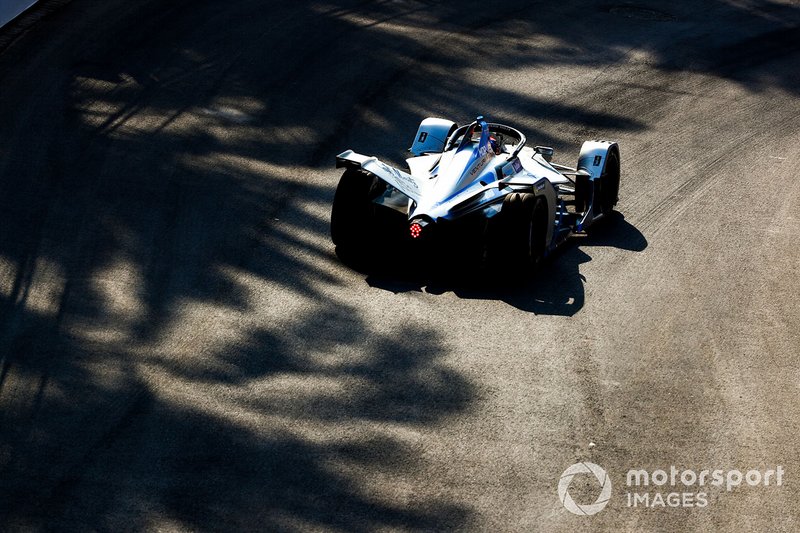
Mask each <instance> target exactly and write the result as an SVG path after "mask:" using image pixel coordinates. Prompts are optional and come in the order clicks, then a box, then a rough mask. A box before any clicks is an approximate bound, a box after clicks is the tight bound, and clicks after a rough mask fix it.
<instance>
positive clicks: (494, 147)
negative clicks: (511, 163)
mask: <svg viewBox="0 0 800 533" xmlns="http://www.w3.org/2000/svg"><path fill="white" fill-rule="evenodd" d="M489 146H491V147H492V151H493V152H494V153H495V155H500V151H501V150H500V143H498V142H497V139H495V138H494V135H490V136H489Z"/></svg>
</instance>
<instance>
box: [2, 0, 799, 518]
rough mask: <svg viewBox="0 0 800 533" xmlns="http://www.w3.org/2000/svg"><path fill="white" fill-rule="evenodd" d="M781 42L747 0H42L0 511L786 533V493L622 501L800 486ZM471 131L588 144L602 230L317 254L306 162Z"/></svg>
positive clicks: (8, 172) (783, 23)
mask: <svg viewBox="0 0 800 533" xmlns="http://www.w3.org/2000/svg"><path fill="white" fill-rule="evenodd" d="M798 28H800V10H799V9H798V7H797V6H796V5H795V4H793V3H792V2H778V1H769V2H767V1H764V2H758V1H754V2H745V3H730V2H726V1H708V2H703V3H696V2H676V3H670V4H668V5H667V4H664V5H663V6H662V5H658V6H656V5H654V4H651V3H630V2H626V3H621V4H619V5H603V6H597V5H595V4H594V3H592V2H573V3H564V4H563V5H562V4H559V5H547V4H541V3H538V2H527V1H509V2H503V3H502V6H498V5H495V4H493V3H489V4H487V3H486V2H469V1H468V2H459V3H458V5H457V6H455V5H449V4H448V3H437V2H429V1H424V0H407V1H402V2H387V1H346V0H337V1H332V2H295V3H287V2H272V1H267V0H264V1H256V0H236V1H229V2H213V1H210V0H200V1H197V0H195V1H191V2H190V1H188V0H176V1H173V2H169V3H168V5H166V6H165V3H163V2H156V1H155V0H140V1H137V2H130V1H128V2H122V1H121V0H110V1H107V2H103V3H102V4H101V5H98V3H97V2H91V1H89V0H74V1H72V2H70V3H68V4H65V5H63V6H62V7H59V8H58V9H57V10H56V11H54V12H53V13H51V14H49V15H48V16H47V17H45V18H43V19H42V20H41V21H40V22H39V23H37V24H36V25H35V26H33V27H32V28H31V29H30V30H28V31H27V33H26V34H25V35H23V36H22V37H20V38H19V39H17V40H16V41H15V42H14V43H13V44H12V45H11V46H9V47H8V48H7V49H5V50H4V51H3V52H2V53H0V88H2V94H0V139H2V142H0V358H1V359H0V524H2V525H3V527H2V529H10V530H22V529H26V530H30V529H33V530H40V529H54V530H86V529H101V530H117V529H125V530H151V529H159V528H160V529H168V530H172V529H175V530H232V529H247V530H255V529H266V530H309V529H319V530H337V529H338V530H347V531H351V530H365V531H366V530H375V529H401V530H431V529H475V530H520V531H522V530H542V531H575V530H586V531H590V530H591V531H596V530H608V531H619V530H630V531H638V530H676V531H679V530H720V531H727V530H731V529H733V528H734V527H735V528H737V529H745V530H751V531H762V530H775V531H778V530H791V529H794V524H796V522H797V520H798V506H797V501H798V496H800V493H798V489H797V486H796V485H794V484H791V483H787V484H785V485H784V486H782V487H742V488H741V489H740V490H735V491H732V492H730V493H728V492H726V491H724V490H723V491H716V490H711V491H709V500H710V502H711V503H710V505H708V506H707V507H706V508H703V509H680V508H679V509H672V508H665V509H657V510H656V509H652V510H642V509H631V508H629V507H627V506H626V500H625V495H624V494H625V472H626V471H627V470H628V469H631V468H639V467H641V468H648V469H650V470H652V469H656V468H664V467H667V468H668V467H669V465H677V466H680V467H685V468H695V469H698V470H699V469H701V468H709V467H710V468H745V467H753V468H762V469H764V468H769V467H774V466H775V465H778V464H780V465H782V466H783V468H784V469H785V470H786V471H787V472H788V473H789V474H788V475H792V476H793V474H794V473H795V472H800V461H798V458H797V454H796V453H795V450H794V449H795V446H794V440H795V439H794V437H795V435H796V434H797V433H798V429H800V428H798V422H797V416H796V414H797V412H798V407H800V405H799V404H798V399H797V395H796V388H797V376H798V375H799V374H800V364H798V362H797V357H796V356H797V355H798V353H797V347H798V346H800V336H799V335H798V331H799V330H800V320H798V318H799V314H800V313H799V312H798V308H797V306H796V305H795V303H794V299H795V297H796V295H797V294H798V292H800V291H798V282H797V277H796V274H795V272H796V269H797V268H798V267H799V266H800V261H799V260H798V257H800V256H799V255H798V252H797V248H798V244H800V243H798V235H799V234H800V232H798V230H799V229H800V227H799V226H800V224H798V218H797V212H798V207H800V205H799V203H800V187H798V186H797V185H796V183H795V176H794V175H795V169H796V168H798V166H799V165H800V150H798V148H797V147H798V145H799V144H798V143H800V128H798V126H797V124H798V120H799V119H800V100H798V85H797V83H796V72H798V71H800V49H799V48H798V42H800V40H798V39H797V37H798V31H800V30H799V29H798ZM476 114H484V115H486V116H487V117H491V118H492V120H497V121H500V122H508V123H511V124H514V125H515V126H516V127H518V128H519V129H521V130H522V131H524V132H525V133H526V135H527V136H528V138H529V139H530V140H531V142H533V143H536V144H545V145H550V146H553V147H555V149H556V158H557V160H559V161H564V162H566V163H569V162H571V161H573V160H575V158H576V157H577V151H578V148H579V146H580V143H581V142H582V141H583V140H585V139H588V138H613V139H615V140H618V141H619V142H620V147H621V157H622V167H623V178H622V184H621V190H620V204H619V210H620V212H621V215H620V216H618V217H617V218H616V219H615V220H614V222H613V223H612V224H610V225H609V227H607V228H606V229H605V230H604V231H602V232H598V233H596V234H594V235H592V236H590V237H589V238H586V239H584V240H581V241H577V242H576V243H574V244H573V245H571V246H569V247H567V248H566V249H565V250H564V251H563V252H562V253H561V254H559V255H558V256H557V257H556V258H555V259H554V260H553V261H552V262H551V263H550V264H549V265H547V266H545V267H544V269H543V270H542V272H541V279H539V280H535V281H531V282H529V283H525V284H522V285H521V286H517V285H511V284H510V280H508V279H506V278H505V277H504V276H503V275H502V273H498V275H497V277H496V279H489V280H486V282H485V283H483V284H479V285H478V286H477V287H476V286H475V285H474V284H470V285H469V286H465V285H462V284H459V283H451V282H448V280H447V279H444V280H442V279H437V280H436V281H431V280H428V281H420V280H419V279H415V278H414V276H409V279H405V278H397V277H388V276H379V275H372V276H365V275H363V274H359V273H358V272H354V271H352V270H350V269H348V268H347V267H345V266H343V265H342V264H341V263H340V261H339V260H338V259H337V258H336V256H335V255H334V251H333V248H332V245H331V244H330V241H329V237H328V223H329V214H330V204H331V200H332V198H333V191H334V189H335V186H336V182H337V180H338V173H337V172H336V171H335V170H334V169H333V168H332V167H333V156H334V155H335V154H336V153H338V152H339V151H342V150H344V149H346V148H352V149H354V150H357V151H363V152H368V153H374V154H376V155H380V156H382V157H385V158H386V159H388V160H394V161H395V162H398V161H400V160H401V159H402V157H403V153H402V149H403V148H405V147H406V146H407V143H408V142H409V141H410V136H411V135H413V132H414V131H415V128H416V126H417V124H418V122H419V120H421V119H422V118H424V117H426V116H429V115H435V116H446V117H451V118H453V119H454V120H458V121H461V122H463V121H466V120H469V119H470V118H472V117H473V116H474V115H476ZM590 443H591V444H590ZM582 461H591V462H592V463H596V464H598V465H601V466H602V468H604V469H605V470H606V472H608V473H609V475H610V477H611V480H612V482H613V485H614V492H613V493H612V497H611V500H610V503H609V505H608V506H607V507H606V508H605V509H604V510H603V511H602V512H600V513H598V514H597V515H595V516H592V517H580V516H574V515H572V514H570V513H568V512H567V511H566V510H565V509H564V508H563V506H562V505H561V503H560V502H559V500H558V496H557V491H556V487H557V485H558V480H559V477H560V475H561V473H562V472H564V470H565V469H566V468H567V467H568V466H569V465H571V464H573V463H576V462H582ZM595 489H596V487H594V486H592V485H591V484H587V485H586V486H580V484H579V483H578V482H577V480H576V481H575V482H574V483H573V484H572V486H571V488H570V491H571V492H570V493H571V497H572V498H574V499H575V501H577V502H578V503H580V504H583V503H591V502H592V501H594V498H595V496H596V494H595V493H594V491H595Z"/></svg>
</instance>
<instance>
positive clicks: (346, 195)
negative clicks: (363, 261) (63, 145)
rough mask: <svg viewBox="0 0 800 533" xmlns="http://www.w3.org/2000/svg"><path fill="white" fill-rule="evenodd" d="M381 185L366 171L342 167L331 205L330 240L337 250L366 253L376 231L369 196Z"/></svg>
mask: <svg viewBox="0 0 800 533" xmlns="http://www.w3.org/2000/svg"><path fill="white" fill-rule="evenodd" d="M382 189H385V184H383V182H382V181H380V180H378V179H377V178H376V177H375V176H373V175H372V174H370V173H369V172H365V171H363V170H360V169H350V168H349V169H347V170H345V171H344V174H342V177H341V179H340V180H339V185H338V186H337V187H336V193H335V195H334V197H333V207H332V209H331V240H333V244H335V245H336V247H337V251H339V252H342V253H344V254H346V255H348V256H351V257H360V256H362V255H363V254H364V253H365V251H366V249H367V247H368V246H369V244H370V243H371V242H372V241H373V238H374V234H375V231H376V228H375V224H374V220H375V204H374V203H373V202H372V200H373V199H374V198H376V197H377V196H378V195H379V194H381V193H382V192H383V191H382Z"/></svg>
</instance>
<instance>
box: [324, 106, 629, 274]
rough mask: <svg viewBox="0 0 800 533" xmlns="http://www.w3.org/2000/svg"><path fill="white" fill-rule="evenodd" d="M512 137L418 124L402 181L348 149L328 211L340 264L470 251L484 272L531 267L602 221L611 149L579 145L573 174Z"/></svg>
mask: <svg viewBox="0 0 800 533" xmlns="http://www.w3.org/2000/svg"><path fill="white" fill-rule="evenodd" d="M525 142H526V139H525V135H523V134H522V133H521V132H520V131H518V130H517V129H515V128H512V127H510V126H506V125H503V124H493V123H489V122H486V121H485V120H484V118H483V117H481V116H479V117H478V118H477V119H476V120H475V121H474V122H472V123H470V124H467V125H465V126H461V127H459V126H458V125H457V124H455V123H454V122H451V121H449V120H444V119H440V118H426V119H425V120H423V121H422V123H421V124H420V126H419V129H418V131H417V134H416V137H415V138H414V141H413V143H412V145H411V148H410V149H409V151H410V152H411V154H412V156H413V157H411V158H409V159H407V160H406V161H407V164H408V168H409V172H405V171H403V170H400V169H397V168H394V167H392V166H390V165H387V164H385V163H383V162H381V161H379V160H378V159H376V158H375V157H368V156H364V155H361V154H357V153H355V152H353V151H352V150H348V151H346V152H343V153H341V154H339V155H338V156H337V158H336V166H337V168H340V167H344V168H345V171H344V174H343V175H342V177H341V180H340V181H339V185H338V187H337V189H336V194H335V197H334V200H333V209H332V212H331V237H332V240H333V243H334V244H335V245H336V247H337V253H339V255H340V256H342V257H345V256H346V257H360V258H364V257H366V256H369V255H373V254H378V253H383V251H385V250H386V248H387V247H388V248H394V247H405V246H412V247H420V248H423V249H424V246H423V243H427V245H428V249H441V248H442V246H445V245H446V244H447V243H452V242H457V243H459V245H458V246H459V247H463V248H470V249H472V250H474V251H475V252H476V254H475V257H476V258H480V260H481V261H482V263H483V264H484V265H486V266H489V265H505V266H509V267H515V268H522V269H526V268H530V267H533V266H535V265H536V264H537V263H538V262H539V261H541V260H542V259H543V258H544V257H546V256H547V255H549V254H550V253H552V252H553V251H554V250H555V249H556V247H558V245H560V244H561V243H563V242H565V241H566V240H567V239H568V238H569V237H570V236H571V235H574V234H579V233H584V232H585V230H586V229H587V228H589V227H590V226H592V225H593V224H595V223H597V222H598V221H600V220H601V219H603V218H605V217H608V216H609V215H610V213H611V212H612V210H613V208H614V206H615V205H616V203H617V193H618V191H619V180H620V156H619V147H618V145H617V143H615V142H609V141H587V142H584V143H583V146H582V147H581V151H580V156H579V157H578V164H577V166H576V168H571V167H568V166H564V165H559V164H556V163H553V162H552V157H553V149H552V148H549V147H545V146H535V147H532V148H531V147H528V146H526V145H525Z"/></svg>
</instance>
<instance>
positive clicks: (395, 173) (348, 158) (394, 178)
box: [336, 150, 422, 203]
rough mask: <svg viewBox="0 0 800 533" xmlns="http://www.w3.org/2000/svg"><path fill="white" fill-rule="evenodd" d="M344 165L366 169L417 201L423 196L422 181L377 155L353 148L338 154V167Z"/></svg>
mask: <svg viewBox="0 0 800 533" xmlns="http://www.w3.org/2000/svg"><path fill="white" fill-rule="evenodd" d="M342 167H349V168H361V169H364V170H366V171H367V172H369V173H370V174H374V175H375V176H377V177H378V178H380V179H382V180H383V181H385V182H386V183H388V184H389V185H391V186H392V187H394V188H395V189H397V190H399V191H400V192H402V193H403V194H405V195H406V196H408V197H409V198H411V199H412V200H414V201H415V202H417V203H419V200H420V198H421V197H422V190H421V186H420V183H419V182H417V180H415V179H414V177H413V176H411V174H408V173H406V172H403V171H402V170H400V169H397V168H394V167H391V166H389V165H387V164H386V163H384V162H382V161H380V160H378V159H377V158H375V157H371V156H366V155H362V154H357V153H355V152H354V151H352V150H347V151H346V152H342V153H341V154H339V155H337V156H336V168H342Z"/></svg>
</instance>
